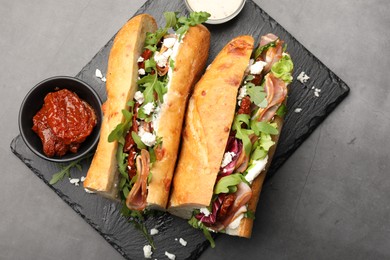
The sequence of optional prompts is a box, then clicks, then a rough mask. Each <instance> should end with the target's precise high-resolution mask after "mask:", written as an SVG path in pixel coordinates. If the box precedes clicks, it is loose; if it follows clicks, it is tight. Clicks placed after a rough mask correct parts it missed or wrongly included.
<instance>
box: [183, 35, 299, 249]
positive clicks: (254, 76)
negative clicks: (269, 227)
mask: <svg viewBox="0 0 390 260" xmlns="http://www.w3.org/2000/svg"><path fill="white" fill-rule="evenodd" d="M284 50H285V47H284V42H283V41H282V40H280V39H279V38H278V37H277V36H275V35H273V34H267V35H265V36H262V37H261V40H260V44H259V47H258V48H257V49H256V50H255V52H254V53H253V55H252V59H251V60H250V62H249V65H248V68H247V70H246V71H245V76H244V80H243V82H242V83H241V86H240V88H239V91H238V95H237V106H236V112H235V116H234V120H233V125H232V127H231V132H230V135H229V138H228V141H227V145H226V148H225V153H224V156H223V158H222V162H221V166H220V170H219V172H218V175H217V179H216V184H215V186H214V192H213V197H212V201H211V203H210V205H209V206H208V207H205V208H200V209H196V210H194V211H193V216H192V218H191V219H190V220H189V223H190V224H191V225H192V226H193V227H195V228H199V229H202V230H203V232H204V233H205V235H206V237H207V238H209V240H212V237H211V236H210V233H209V231H213V232H229V233H234V230H237V228H238V227H239V225H240V223H241V221H242V219H244V218H253V217H254V212H250V211H249V210H248V202H249V201H250V199H251V198H252V193H253V192H252V188H251V184H252V182H253V180H254V179H255V178H256V177H257V176H258V175H259V174H260V173H261V172H262V171H264V169H265V168H266V166H267V164H268V154H269V151H270V148H271V147H272V146H273V145H274V144H275V143H274V141H273V140H272V136H273V135H278V134H279V129H278V127H277V124H276V123H275V122H274V118H275V116H281V117H283V116H284V113H285V112H286V107H285V99H286V97H287V86H288V84H289V83H290V82H291V81H292V70H293V63H292V60H291V58H290V55H289V54H288V53H286V52H285V51H284ZM210 242H211V241H210ZM212 244H213V243H212Z"/></svg>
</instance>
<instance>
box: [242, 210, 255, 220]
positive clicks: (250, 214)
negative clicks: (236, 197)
mask: <svg viewBox="0 0 390 260" xmlns="http://www.w3.org/2000/svg"><path fill="white" fill-rule="evenodd" d="M244 218H249V219H255V213H254V212H253V211H251V210H249V209H248V210H247V211H246V212H245V213H244Z"/></svg>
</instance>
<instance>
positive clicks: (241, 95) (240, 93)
mask: <svg viewBox="0 0 390 260" xmlns="http://www.w3.org/2000/svg"><path fill="white" fill-rule="evenodd" d="M246 95H247V92H246V86H242V87H241V88H240V90H239V91H238V97H237V99H238V100H241V99H243V98H244V97H245V96H246Z"/></svg>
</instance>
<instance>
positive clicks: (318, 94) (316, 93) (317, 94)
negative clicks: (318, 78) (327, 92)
mask: <svg viewBox="0 0 390 260" xmlns="http://www.w3.org/2000/svg"><path fill="white" fill-rule="evenodd" d="M312 89H314V96H316V97H319V96H320V92H321V89H319V88H316V87H314V86H313V87H312Z"/></svg>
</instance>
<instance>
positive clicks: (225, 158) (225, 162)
mask: <svg viewBox="0 0 390 260" xmlns="http://www.w3.org/2000/svg"><path fill="white" fill-rule="evenodd" d="M234 156H236V153H234V152H226V153H225V154H224V155H223V159H222V163H221V167H222V168H223V167H225V166H226V165H228V164H229V163H230V162H231V161H233V157H234Z"/></svg>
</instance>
